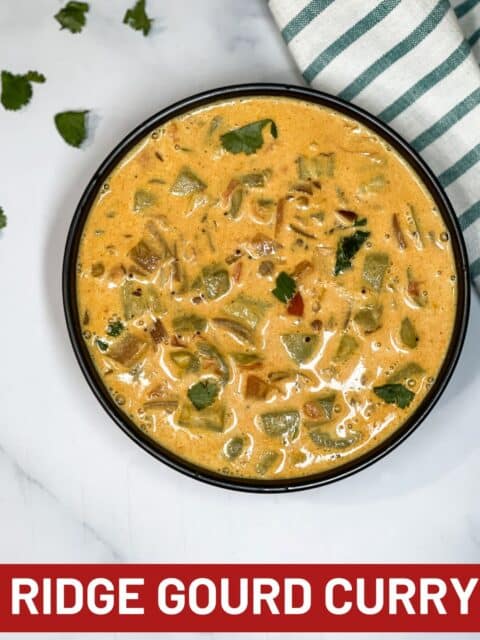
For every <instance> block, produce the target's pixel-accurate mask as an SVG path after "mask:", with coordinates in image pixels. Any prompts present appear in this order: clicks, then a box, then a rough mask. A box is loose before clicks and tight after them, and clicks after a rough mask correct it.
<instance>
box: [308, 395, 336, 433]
mask: <svg viewBox="0 0 480 640" xmlns="http://www.w3.org/2000/svg"><path fill="white" fill-rule="evenodd" d="M336 395H337V394H336V393H335V392H334V391H333V392H332V393H328V394H327V395H322V396H319V397H318V398H314V399H313V400H309V401H308V404H310V403H312V404H314V405H315V406H316V407H317V409H319V413H321V414H323V415H321V416H320V417H318V418H315V424H317V425H318V424H323V423H324V422H329V421H330V420H331V419H332V417H333V407H334V405H335V398H336Z"/></svg>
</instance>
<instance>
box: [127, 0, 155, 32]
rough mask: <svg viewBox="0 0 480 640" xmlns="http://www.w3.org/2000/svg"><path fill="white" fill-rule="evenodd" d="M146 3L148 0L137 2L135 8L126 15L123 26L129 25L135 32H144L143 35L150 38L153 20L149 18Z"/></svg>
mask: <svg viewBox="0 0 480 640" xmlns="http://www.w3.org/2000/svg"><path fill="white" fill-rule="evenodd" d="M145 2H146V0H137V3H136V4H135V6H134V7H132V8H131V9H128V10H127V12H126V13H125V16H124V18H123V24H128V26H129V27H132V29H135V31H143V35H144V36H148V34H149V33H150V29H151V27H152V22H153V20H152V19H151V18H149V17H148V16H147V13H146V11H145Z"/></svg>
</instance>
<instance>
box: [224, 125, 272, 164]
mask: <svg viewBox="0 0 480 640" xmlns="http://www.w3.org/2000/svg"><path fill="white" fill-rule="evenodd" d="M267 125H270V133H271V134H272V136H273V137H274V138H277V137H278V130H277V125H276V124H275V122H274V121H273V120H271V119H270V118H266V119H265V120H258V121H257V122H251V123H250V124H246V125H245V126H244V127H240V128H239V129H233V130H232V131H228V132H227V133H224V134H223V135H222V136H220V140H221V142H222V146H223V148H224V149H225V150H226V151H229V152H230V153H245V154H246V155H250V154H251V153H255V152H256V151H257V150H258V149H260V147H261V146H262V145H263V134H262V129H263V128H264V127H266V126H267Z"/></svg>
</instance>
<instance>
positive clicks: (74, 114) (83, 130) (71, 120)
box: [55, 111, 88, 148]
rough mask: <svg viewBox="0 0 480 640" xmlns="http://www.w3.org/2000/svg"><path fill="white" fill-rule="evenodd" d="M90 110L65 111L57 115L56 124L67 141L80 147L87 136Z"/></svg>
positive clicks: (73, 145)
mask: <svg viewBox="0 0 480 640" xmlns="http://www.w3.org/2000/svg"><path fill="white" fill-rule="evenodd" d="M87 114H88V111H64V112H63V113H57V115H56V116H55V126H56V127H57V131H58V133H59V134H60V135H61V136H62V138H63V139H64V140H65V142H66V143H67V144H69V145H71V146H72V147H77V148H78V147H79V146H80V145H81V144H82V142H83V141H84V140H85V139H86V137H87V124H86V119H87V118H86V116H87Z"/></svg>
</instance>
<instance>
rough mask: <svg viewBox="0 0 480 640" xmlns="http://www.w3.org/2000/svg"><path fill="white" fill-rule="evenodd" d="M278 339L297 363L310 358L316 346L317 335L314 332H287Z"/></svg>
mask: <svg viewBox="0 0 480 640" xmlns="http://www.w3.org/2000/svg"><path fill="white" fill-rule="evenodd" d="M280 339H281V341H282V344H283V346H284V348H285V351H286V352H287V353H288V355H289V356H290V358H292V360H293V361H294V362H296V363H297V364H303V363H305V362H307V361H308V360H310V359H311V358H312V356H313V354H314V352H315V350H316V349H317V346H318V336H317V335H315V334H314V333H287V334H284V335H283V336H281V338H280Z"/></svg>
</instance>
